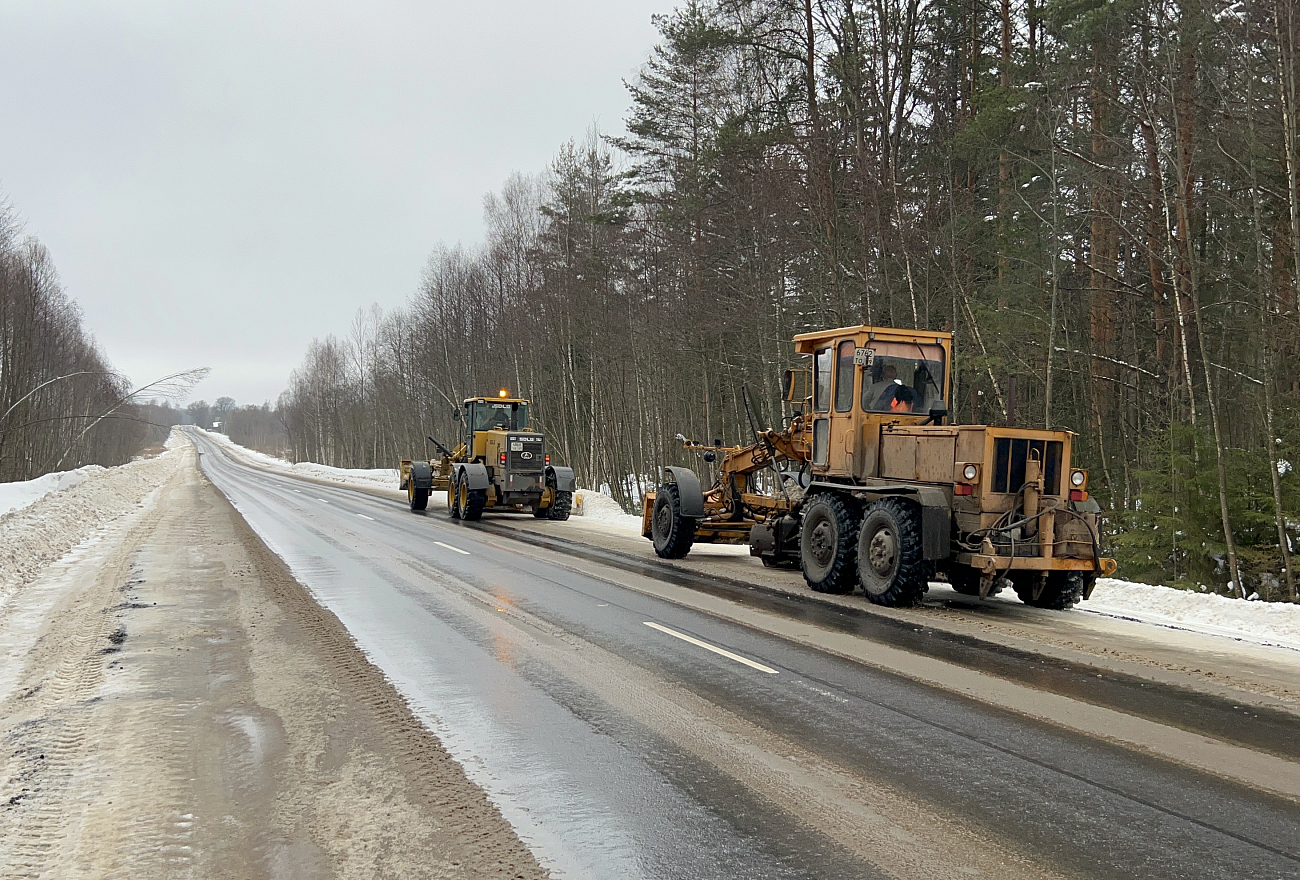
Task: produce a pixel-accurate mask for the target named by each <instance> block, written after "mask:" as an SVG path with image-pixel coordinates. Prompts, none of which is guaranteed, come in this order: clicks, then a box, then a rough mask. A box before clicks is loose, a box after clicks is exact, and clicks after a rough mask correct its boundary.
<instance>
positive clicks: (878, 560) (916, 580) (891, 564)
mask: <svg viewBox="0 0 1300 880" xmlns="http://www.w3.org/2000/svg"><path fill="white" fill-rule="evenodd" d="M929 574H930V572H929V566H928V565H926V564H925V554H924V552H923V549H922V545H921V517H920V512H919V511H918V510H917V509H916V506H915V505H914V504H910V503H908V502H907V501H904V500H902V499H901V498H881V499H879V500H878V501H873V502H872V503H871V506H869V507H868V508H867V513H866V516H865V517H863V520H862V532H861V536H860V537H859V538H858V579H859V581H861V583H862V591H863V592H864V593H866V594H867V599H869V600H870V601H872V602H874V603H875V604H877V605H884V606H886V607H888V608H905V607H908V606H911V605H915V604H917V603H918V602H920V601H921V595H922V594H923V593H924V592H925V590H926V586H927V583H928V581H929ZM975 592H976V594H977V595H978V593H979V587H978V585H977V586H976V588H975Z"/></svg>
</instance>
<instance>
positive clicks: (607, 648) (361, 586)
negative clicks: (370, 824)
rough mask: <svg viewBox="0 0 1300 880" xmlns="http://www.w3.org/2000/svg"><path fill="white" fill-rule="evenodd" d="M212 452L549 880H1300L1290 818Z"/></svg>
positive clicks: (1082, 743)
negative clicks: (1059, 879)
mask: <svg viewBox="0 0 1300 880" xmlns="http://www.w3.org/2000/svg"><path fill="white" fill-rule="evenodd" d="M195 441H196V443H198V445H199V448H200V450H201V451H202V452H203V453H204V454H203V456H202V462H203V467H204V471H205V472H206V473H207V475H208V476H209V478H210V479H211V480H212V481H213V482H214V483H215V484H216V485H217V486H218V488H220V489H221V490H222V491H224V492H225V493H226V495H227V496H228V497H229V498H230V499H231V500H232V502H234V503H235V504H236V506H237V507H238V508H239V510H240V511H241V512H242V513H243V514H244V516H245V517H246V518H247V519H248V520H249V522H250V523H251V524H252V525H253V527H254V528H255V529H257V531H258V532H259V533H260V534H261V535H262V536H263V538H264V539H265V540H266V541H267V543H268V544H269V545H270V546H271V547H272V549H274V550H275V551H276V552H277V553H279V554H280V555H281V556H282V557H283V558H284V559H285V560H286V561H287V562H288V563H289V564H290V566H291V567H292V568H293V569H294V571H295V572H296V573H297V574H298V576H299V577H300V578H301V579H302V580H303V581H304V582H305V583H306V584H307V585H308V587H309V588H310V589H311V590H312V592H313V593H314V594H315V595H316V596H317V598H318V599H319V600H320V601H321V602H322V604H324V605H325V606H326V607H328V608H329V609H330V610H331V611H333V612H334V613H335V614H336V615H338V617H339V618H340V619H341V620H342V621H343V622H344V624H345V625H346V626H347V627H348V629H349V630H350V631H351V632H352V633H353V635H354V636H355V638H356V639H357V642H358V644H359V645H360V646H361V647H362V648H363V649H364V650H365V651H366V652H367V654H368V655H369V656H370V658H371V659H372V661H373V662H374V663H376V664H377V665H378V666H379V667H380V668H382V669H383V670H384V671H385V672H386V673H387V675H388V676H389V677H390V678H391V679H392V680H393V681H394V682H395V683H396V685H397V686H398V688H399V689H400V690H401V691H402V692H403V693H404V694H405V695H406V696H407V698H408V699H409V700H410V701H411V703H412V706H413V708H414V709H415V711H416V712H417V713H418V714H420V715H421V717H423V718H425V719H426V721H427V722H428V723H429V724H431V725H432V726H433V728H434V730H435V732H436V733H437V734H438V735H439V737H440V738H441V739H442V740H443V742H444V743H445V744H446V745H447V747H448V749H449V750H450V751H451V752H452V753H453V755H455V756H456V757H457V759H458V760H460V761H461V762H462V764H464V766H465V767H466V768H467V771H468V772H469V774H470V775H471V778H473V779H474V780H475V781H476V782H478V783H479V784H480V785H482V786H483V787H484V788H485V789H487V791H488V792H489V793H490V795H491V796H492V798H493V799H494V800H495V801H496V802H497V803H498V804H499V805H500V807H501V809H502V811H503V813H504V814H505V815H506V817H507V818H508V819H509V820H510V822H511V823H512V824H513V825H514V826H515V827H516V829H518V831H519V833H520V835H521V836H522V837H523V838H524V840H525V841H526V842H527V843H528V844H529V845H530V846H531V847H532V848H533V850H534V851H535V852H536V853H537V854H538V856H539V858H541V859H542V861H543V863H544V864H546V865H548V866H550V867H551V868H552V869H553V870H554V871H555V872H556V873H557V875H560V876H572V877H693V878H694V877H700V878H704V877H718V878H730V877H740V876H744V877H755V878H760V877H883V876H896V877H952V876H958V875H959V872H961V873H966V872H970V875H972V876H980V875H982V876H1016V877H1032V876H1075V877H1115V878H1121V877H1123V878H1129V877H1134V876H1141V877H1145V878H1162V877H1168V878H1175V877H1177V878H1186V877H1222V878H1240V877H1264V878H1273V877H1278V878H1281V877H1288V878H1289V877H1300V807H1298V806H1297V804H1296V803H1295V802H1293V801H1290V800H1287V799H1284V798H1281V797H1278V796H1275V795H1271V794H1267V793H1264V792H1261V791H1257V790H1255V789H1251V788H1248V787H1246V786H1243V785H1240V784H1237V783H1234V782H1230V781H1227V780H1225V779H1221V778H1219V777H1217V776H1214V775H1210V774H1207V773H1202V772H1198V771H1196V770H1192V769H1189V768H1187V767H1184V766H1181V765H1178V764H1174V763H1170V762H1166V761H1162V760H1159V759H1156V758H1153V757H1150V756H1147V755H1145V754H1142V753H1138V752H1134V751H1130V750H1126V749H1123V748H1120V747H1119V746H1117V745H1113V744H1110V743H1107V742H1104V741H1101V740H1099V739H1096V738H1093V737H1087V736H1083V735H1080V734H1077V733H1073V732H1070V731H1068V730H1065V729H1062V728H1058V727H1053V726H1050V725H1048V724H1046V723H1043V722H1041V721H1036V720H1032V719H1028V718H1026V717H1025V716H1023V715H1020V714H1016V713H1013V712H1009V711H1003V710H1000V709H997V708H994V707H991V706H989V705H986V704H984V703H980V702H976V701H973V700H970V699H967V698H965V697H962V696H960V695H958V694H955V693H953V692H951V691H949V690H947V689H942V688H938V687H933V686H930V685H927V684H924V683H921V682H918V681H916V680H913V679H910V678H905V677H903V676H899V675H895V674H891V673H889V672H887V671H884V670H882V669H878V668H873V667H870V666H864V665H862V664H860V663H856V662H853V661H851V660H849V659H846V658H844V657H842V656H838V655H834V654H829V653H824V652H821V651H818V650H814V649H812V648H809V647H807V646H806V645H801V644H797V643H794V642H792V641H789V640H786V639H783V638H779V637H777V636H774V635H770V634H767V633H765V632H763V631H761V629H755V628H752V627H745V626H739V625H737V624H734V623H731V622H728V621H726V620H724V619H721V618H719V617H716V616H712V615H709V614H707V613H702V612H700V611H698V610H694V609H692V608H688V607H683V605H682V604H679V603H676V602H672V601H669V600H668V598H666V597H667V596H669V595H670V593H669V592H667V591H665V592H663V593H661V594H660V593H657V592H656V589H655V584H654V582H653V581H652V580H651V579H650V578H647V577H644V576H639V575H635V574H632V573H629V572H628V571H625V570H620V569H618V568H615V567H613V566H610V567H608V568H604V569H602V568H601V567H600V566H599V565H598V564H597V563H593V562H591V561H589V560H587V561H584V562H583V564H582V565H581V566H578V565H574V564H570V563H571V560H569V559H566V557H565V556H564V554H563V553H557V552H554V551H551V550H547V549H545V548H539V547H537V546H532V545H527V544H520V543H517V542H514V541H511V540H509V539H508V538H505V537H503V536H501V535H500V534H498V533H495V532H493V531H489V530H486V529H482V528H477V527H475V526H473V525H467V524H458V523H454V522H452V521H450V520H448V519H447V518H446V516H445V514H444V513H443V512H442V511H433V510H431V511H429V512H428V514H427V515H424V516H421V515H416V514H413V513H411V512H410V511H408V510H406V509H405V507H404V506H403V505H401V504H400V503H398V502H393V501H385V500H383V499H378V498H375V497H372V496H368V495H365V494H361V493H357V492H352V491H349V490H345V489H334V488H327V487H322V486H319V485H315V484H311V483H305V482H302V481H298V480H295V479H292V478H289V477H283V476H277V475H272V474H267V473H265V472H262V471H257V470H252V469H250V468H247V467H245V466H244V465H242V464H240V463H239V462H237V461H235V460H233V459H231V458H230V457H228V456H227V455H226V454H225V453H223V452H222V450H221V449H220V447H218V446H217V445H216V444H215V443H213V442H212V441H209V440H206V439H204V438H203V437H201V436H196V437H195Z"/></svg>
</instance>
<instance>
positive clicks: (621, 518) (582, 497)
mask: <svg viewBox="0 0 1300 880" xmlns="http://www.w3.org/2000/svg"><path fill="white" fill-rule="evenodd" d="M573 501H574V512H575V513H579V514H581V515H582V519H583V521H584V522H585V523H600V524H601V525H606V526H611V527H613V528H616V529H618V530H619V531H625V532H631V533H632V534H634V535H639V534H641V517H639V516H634V515H632V514H630V513H625V512H624V511H623V508H622V507H620V506H619V503H618V502H617V501H615V500H614V499H613V498H610V497H609V496H608V495H606V494H604V493H603V492H596V491H593V490H591V489H579V490H578V491H577V492H575V493H574V496H573Z"/></svg>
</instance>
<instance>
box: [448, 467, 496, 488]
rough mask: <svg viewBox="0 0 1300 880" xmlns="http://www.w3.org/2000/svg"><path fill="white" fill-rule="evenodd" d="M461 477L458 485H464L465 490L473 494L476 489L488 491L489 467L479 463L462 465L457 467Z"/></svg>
mask: <svg viewBox="0 0 1300 880" xmlns="http://www.w3.org/2000/svg"><path fill="white" fill-rule="evenodd" d="M457 470H458V471H459V477H458V478H457V480H456V482H457V483H462V484H464V485H465V488H467V489H469V490H470V491H471V492H473V491H474V490H475V489H486V488H487V487H488V486H489V485H491V484H490V483H489V482H488V473H487V466H486V465H484V464H481V463H479V462H477V461H471V462H469V463H468V464H462V465H460V466H458V467H457Z"/></svg>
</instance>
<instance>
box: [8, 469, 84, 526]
mask: <svg viewBox="0 0 1300 880" xmlns="http://www.w3.org/2000/svg"><path fill="white" fill-rule="evenodd" d="M102 470H103V468H102V467H100V466H99V465H97V464H88V465H86V466H85V467H80V468H77V469H76V470H73V471H57V472H55V473H52V474H45V475H43V476H40V477H37V478H36V479H34V480H21V481H19V482H14V483H0V516H4V515H5V514H6V513H12V512H13V511H15V510H19V509H20V508H23V507H27V506H28V505H29V504H35V503H36V502H37V501H40V500H41V499H42V498H44V497H45V496H46V495H48V494H50V493H51V492H62V491H63V490H65V489H71V488H72V487H73V486H80V485H81V484H82V483H84V482H86V480H88V479H90V477H91V475H93V474H97V473H99V472H100V471H102Z"/></svg>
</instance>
